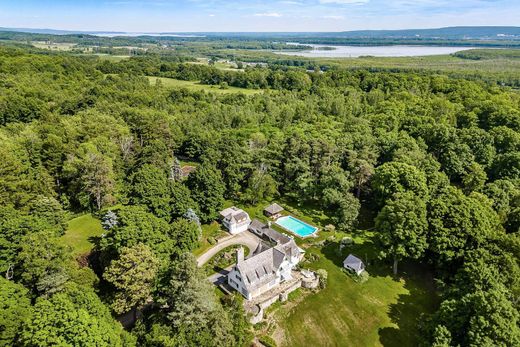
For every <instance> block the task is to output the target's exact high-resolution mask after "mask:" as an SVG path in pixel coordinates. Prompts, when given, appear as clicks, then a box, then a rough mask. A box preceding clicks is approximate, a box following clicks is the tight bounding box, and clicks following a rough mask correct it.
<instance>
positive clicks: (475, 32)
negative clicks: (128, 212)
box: [0, 26, 520, 41]
mask: <svg viewBox="0 0 520 347" xmlns="http://www.w3.org/2000/svg"><path fill="white" fill-rule="evenodd" d="M0 31H11V32H23V33H35V34H50V35H71V34H90V35H102V36H138V35H143V36H144V35H146V36H156V35H157V36H167V35H171V36H179V35H181V36H185V35H201V34H203V35H204V36H219V37H253V38H265V37H280V38H283V37H286V38H302V37H305V38H312V37H314V38H352V39H363V38H365V39H437V40H508V41H510V40H520V27H511V26H460V27H446V28H438V29H403V30H355V31H342V32H190V33H187V32H155V33H131V32H122V31H73V30H55V29H31V28H0Z"/></svg>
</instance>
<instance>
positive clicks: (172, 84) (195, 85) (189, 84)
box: [148, 76, 263, 95]
mask: <svg viewBox="0 0 520 347" xmlns="http://www.w3.org/2000/svg"><path fill="white" fill-rule="evenodd" d="M148 79H149V80H150V83H151V84H156V83H157V81H158V80H159V81H161V83H162V85H163V86H164V87H166V88H187V89H190V90H194V91H199V90H205V91H207V92H213V93H218V94H229V93H244V94H246V95H252V94H258V93H262V92H263V91H262V90H261V89H245V88H237V87H228V88H226V89H221V88H220V87H219V86H212V85H207V84H200V83H199V82H195V81H182V80H177V79H174V78H166V77H153V76H149V77H148Z"/></svg>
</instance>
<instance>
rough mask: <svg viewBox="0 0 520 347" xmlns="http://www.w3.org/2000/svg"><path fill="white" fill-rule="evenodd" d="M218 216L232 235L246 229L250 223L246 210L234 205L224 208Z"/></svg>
mask: <svg viewBox="0 0 520 347" xmlns="http://www.w3.org/2000/svg"><path fill="white" fill-rule="evenodd" d="M220 217H221V220H222V224H223V225H224V227H226V229H227V230H228V231H229V233H230V234H233V235H234V234H238V233H240V232H242V231H246V230H247V228H248V227H249V224H251V219H250V218H249V215H248V214H247V212H245V211H244V210H241V209H239V208H237V207H235V206H232V207H229V208H226V209H225V210H223V211H222V212H220Z"/></svg>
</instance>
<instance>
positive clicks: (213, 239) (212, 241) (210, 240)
mask: <svg viewBox="0 0 520 347" xmlns="http://www.w3.org/2000/svg"><path fill="white" fill-rule="evenodd" d="M208 243H209V244H210V245H214V244H216V243H217V240H215V238H214V237H213V236H210V237H208Z"/></svg>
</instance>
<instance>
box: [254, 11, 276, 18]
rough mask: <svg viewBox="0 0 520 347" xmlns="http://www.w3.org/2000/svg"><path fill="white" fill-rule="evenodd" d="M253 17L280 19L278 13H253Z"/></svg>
mask: <svg viewBox="0 0 520 347" xmlns="http://www.w3.org/2000/svg"><path fill="white" fill-rule="evenodd" d="M254 16H255V17H281V16H282V15H281V14H280V13H278V12H265V13H255V14H254Z"/></svg>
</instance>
